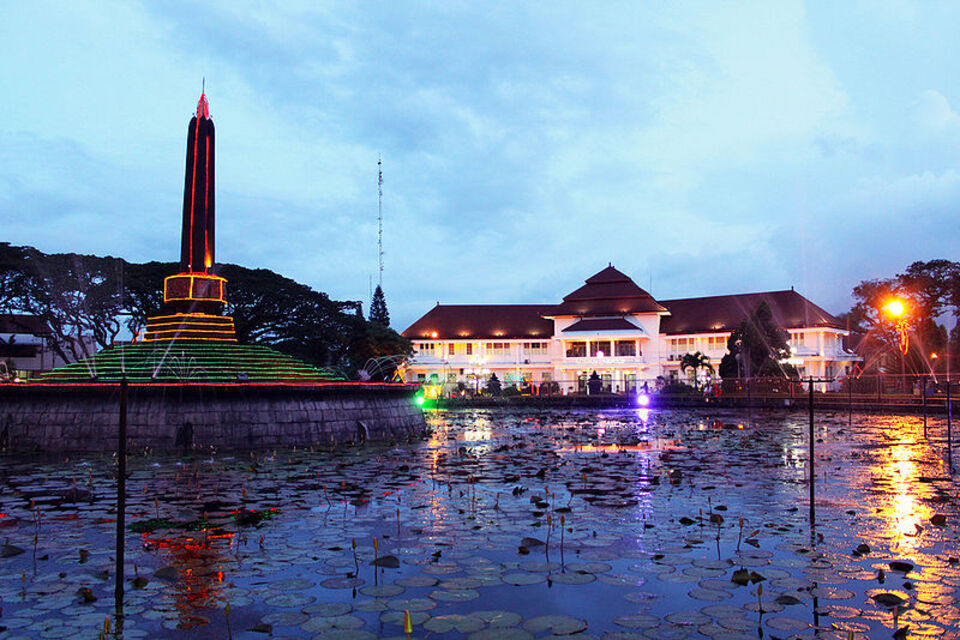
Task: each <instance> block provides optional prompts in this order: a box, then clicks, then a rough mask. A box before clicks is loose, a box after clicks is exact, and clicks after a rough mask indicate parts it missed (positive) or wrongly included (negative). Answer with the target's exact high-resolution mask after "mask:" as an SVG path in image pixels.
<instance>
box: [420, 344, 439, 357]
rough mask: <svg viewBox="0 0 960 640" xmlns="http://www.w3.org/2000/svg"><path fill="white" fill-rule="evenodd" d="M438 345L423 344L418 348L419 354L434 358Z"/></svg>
mask: <svg viewBox="0 0 960 640" xmlns="http://www.w3.org/2000/svg"><path fill="white" fill-rule="evenodd" d="M436 346H437V345H435V344H434V343H432V342H421V343H420V345H419V346H418V347H417V352H418V353H420V354H421V355H425V356H432V355H433V354H434V349H435V348H436Z"/></svg>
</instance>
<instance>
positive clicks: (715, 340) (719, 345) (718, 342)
mask: <svg viewBox="0 0 960 640" xmlns="http://www.w3.org/2000/svg"><path fill="white" fill-rule="evenodd" d="M707 348H709V349H713V350H716V351H726V350H727V336H711V337H710V338H707Z"/></svg>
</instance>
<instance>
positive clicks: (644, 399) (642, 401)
mask: <svg viewBox="0 0 960 640" xmlns="http://www.w3.org/2000/svg"><path fill="white" fill-rule="evenodd" d="M637 404H638V405H640V406H641V407H646V406H648V405H649V404H650V396H648V395H647V394H645V393H641V394H639V395H637Z"/></svg>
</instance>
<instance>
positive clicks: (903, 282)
mask: <svg viewBox="0 0 960 640" xmlns="http://www.w3.org/2000/svg"><path fill="white" fill-rule="evenodd" d="M853 298H854V305H853V307H852V308H851V309H850V311H849V312H847V313H846V314H844V315H843V316H842V319H843V320H845V321H846V323H847V325H848V327H849V328H850V330H851V331H853V332H855V333H857V334H859V335H860V336H861V338H860V344H859V351H860V353H861V355H863V356H864V359H865V362H864V368H865V369H867V370H875V369H879V370H884V369H890V368H891V367H893V366H894V363H892V362H887V360H888V359H889V358H887V357H886V356H890V355H893V354H896V352H897V350H898V326H897V323H898V321H902V322H903V323H904V324H905V328H906V330H907V334H908V337H909V350H908V354H907V356H906V359H905V361H904V363H903V366H904V368H905V369H906V370H907V371H908V372H911V373H926V372H929V371H931V370H933V369H934V364H935V363H934V362H933V361H932V360H931V354H932V353H943V352H946V354H947V355H956V354H957V346H958V340H960V263H958V262H951V261H949V260H943V259H936V260H930V261H927V262H914V263H912V264H911V265H910V266H908V267H907V268H906V270H905V271H904V272H903V273H899V274H896V275H895V276H893V277H891V278H880V279H876V280H864V281H862V282H860V283H859V284H858V285H857V286H856V287H854V288H853ZM892 299H899V300H902V301H903V303H904V306H905V308H906V312H905V313H904V314H903V316H902V318H899V319H894V318H892V317H891V316H890V315H889V314H888V313H885V311H884V308H885V306H886V304H887V303H888V302H889V301H890V300H892ZM949 317H952V319H953V324H954V327H953V330H952V331H951V332H950V333H949V335H948V332H947V329H946V327H944V326H943V325H941V324H938V322H937V320H938V319H941V318H949ZM894 359H895V360H896V361H897V362H896V363H895V367H896V369H897V370H899V367H900V366H901V365H900V363H899V357H897V358H894ZM948 359H949V358H944V365H945V363H946V360H948Z"/></svg>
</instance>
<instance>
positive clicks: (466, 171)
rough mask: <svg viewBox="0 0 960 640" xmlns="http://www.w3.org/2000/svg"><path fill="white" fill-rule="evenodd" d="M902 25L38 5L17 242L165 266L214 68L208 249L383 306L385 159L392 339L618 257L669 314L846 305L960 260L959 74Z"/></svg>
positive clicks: (8, 69)
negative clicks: (732, 306) (746, 300)
mask: <svg viewBox="0 0 960 640" xmlns="http://www.w3.org/2000/svg"><path fill="white" fill-rule="evenodd" d="M895 4H896V3H895ZM899 4H902V3H899ZM899 4H896V6H892V5H890V4H889V3H881V4H880V5H878V6H873V5H861V4H857V5H844V6H836V7H833V6H831V8H829V9H827V8H824V5H808V4H804V3H801V2H784V3H777V4H776V5H771V4H770V3H766V2H742V3H726V4H723V5H718V4H709V3H707V4H702V5H699V6H691V5H684V6H675V5H672V4H644V3H633V2H614V3H610V4H602V5H594V4H591V5H590V6H587V5H583V4H582V3H575V2H555V3H551V4H550V5H537V4H492V5H491V4H485V5H473V4H469V3H468V4H456V3H453V4H451V3H440V4H429V3H424V4H416V5H409V4H405V3H387V4H382V5H379V6H377V7H370V6H366V5H357V4H355V3H349V2H332V3H322V4H320V5H317V4H316V3H309V2H304V3H283V4H282V5H273V6H266V5H263V6H259V5H252V6H251V5H246V4H242V3H234V2H225V1H223V2H216V1H213V2H204V3H200V4H196V3H188V2H184V1H178V0H171V1H170V2H163V3H147V4H144V5H127V4H120V3H118V4H117V5H116V6H114V5H105V6H99V5H92V6H83V7H80V6H74V5H71V4H65V5H63V6H62V7H61V9H60V10H59V11H57V12H52V15H49V16H46V15H44V16H42V18H43V19H42V20H41V16H39V13H38V12H37V10H36V9H30V8H29V7H27V6H26V5H22V6H19V7H16V8H14V9H13V10H10V11H8V12H6V13H7V14H8V15H5V21H4V24H3V25H0V29H4V32H3V34H2V35H3V36H4V37H3V38H0V55H3V56H4V59H7V60H11V61H12V64H10V65H5V66H4V68H3V69H0V82H2V83H3V84H4V86H5V87H7V88H8V91H9V92H10V95H15V96H25V97H26V96H29V99H26V98H25V99H22V100H13V101H11V104H10V105H9V109H8V112H9V113H8V114H7V117H6V118H5V121H4V122H3V123H0V144H4V145H5V147H6V151H4V150H2V149H0V161H2V164H0V205H3V206H4V207H5V213H0V216H2V218H0V221H2V222H3V228H4V229H5V230H8V231H7V233H8V235H9V236H10V237H9V239H11V240H15V241H18V242H23V243H28V244H38V245H46V246H43V247H41V248H46V249H50V248H51V247H56V248H57V249H60V248H73V249H75V250H78V251H86V252H94V251H95V252H102V253H115V254H117V253H122V254H124V255H126V256H127V257H130V258H131V259H169V258H170V257H172V256H175V255H176V247H177V242H178V238H177V233H178V223H179V209H180V205H179V202H180V197H181V189H182V175H183V173H182V172H183V153H184V151H183V150H184V144H185V140H184V133H185V127H186V122H187V119H188V118H189V115H190V112H191V111H192V108H193V105H194V104H195V100H196V94H197V93H198V90H199V80H200V77H201V76H204V75H205V76H206V78H207V88H208V92H209V94H210V100H211V108H212V112H213V116H214V120H215V122H216V124H217V133H218V154H217V158H218V166H217V172H218V173H217V183H218V189H219V192H218V234H219V240H220V241H219V242H218V249H219V252H220V256H219V257H220V258H221V259H222V260H227V261H232V262H239V263H241V264H247V265H249V266H263V267H268V268H271V269H274V270H277V271H280V272H282V273H284V274H285V275H287V276H290V277H293V278H296V279H298V280H300V281H303V282H306V283H308V284H310V285H311V286H313V287H315V288H317V289H320V290H324V291H327V292H329V293H330V294H331V295H332V296H334V297H337V298H343V299H363V300H365V301H367V302H368V294H369V284H370V276H371V275H376V270H377V248H376V241H377V233H376V213H377V193H376V177H377V176H376V159H377V156H378V154H382V156H383V159H384V171H385V175H384V177H385V184H384V199H383V205H384V207H383V210H384V215H385V219H384V230H385V236H384V239H385V250H386V274H385V282H384V285H385V288H386V293H387V299H388V302H389V304H390V308H391V312H392V313H391V315H392V317H393V318H394V321H395V323H396V324H397V325H398V326H400V327H401V328H403V327H405V326H406V324H408V323H410V322H412V321H413V320H414V319H415V318H416V317H417V316H419V315H420V314H422V313H423V312H425V311H426V310H428V309H429V308H430V307H431V306H432V305H433V304H434V302H436V301H437V300H438V299H439V300H441V301H444V302H524V301H535V302H536V301H545V302H550V301H555V300H556V299H557V298H558V297H559V296H562V295H564V294H565V293H567V292H568V291H570V290H572V289H574V288H576V286H578V284H579V283H580V282H582V280H583V279H584V278H585V277H587V276H589V275H591V274H592V273H594V272H596V271H598V270H599V269H600V268H602V267H603V266H605V265H606V263H607V262H609V261H612V262H614V264H616V265H617V266H618V267H620V268H621V269H623V270H624V271H626V272H627V273H630V274H631V275H633V276H635V277H636V279H637V281H638V283H641V284H642V285H643V286H646V283H648V282H649V279H650V277H651V276H652V278H653V284H654V287H653V291H652V293H653V294H654V295H655V296H661V297H682V296H689V295H700V294H704V295H706V294H710V293H730V292H736V291H756V290H760V289H782V288H786V287H788V286H790V285H791V284H795V285H796V286H798V288H800V289H801V290H802V291H804V292H805V293H808V294H810V295H812V297H813V298H814V300H815V301H817V302H819V303H821V304H823V305H824V306H826V307H827V308H828V309H830V310H833V311H839V310H841V309H842V308H843V307H845V306H846V304H847V300H848V298H849V288H850V287H851V286H852V285H853V284H855V283H856V282H857V281H859V280H860V279H862V278H864V277H873V276H874V275H875V274H876V272H886V273H888V274H889V273H893V272H895V271H896V270H898V269H901V268H902V267H903V266H904V265H903V264H901V262H900V261H904V262H905V263H909V262H910V261H912V260H914V259H918V258H919V257H920V256H916V255H910V256H909V257H908V254H910V253H913V254H916V253H917V252H920V251H928V250H929V251H933V250H935V249H936V250H938V251H943V256H942V257H952V256H953V255H954V254H955V251H954V250H953V249H952V247H953V246H955V245H956V242H955V239H956V238H955V234H952V233H950V232H949V230H950V229H952V227H950V226H949V223H947V222H946V218H945V213H944V212H946V211H949V210H951V207H953V208H955V206H956V205H957V204H960V203H958V202H957V194H956V191H955V189H954V186H953V179H954V178H952V177H951V176H953V175H954V174H953V173H951V172H956V171H957V170H960V168H958V167H957V158H956V153H955V148H956V143H955V140H956V131H957V113H956V112H955V111H954V110H953V108H952V107H951V103H953V104H956V101H957V100H958V99H960V96H958V95H955V94H954V93H953V92H952V90H951V89H950V87H952V86H953V78H954V77H956V75H957V73H958V72H960V69H958V68H956V67H957V65H956V64H954V62H953V61H952V60H951V59H950V58H949V57H948V56H939V57H936V56H931V52H932V51H936V50H937V48H938V47H939V46H941V45H942V43H945V42H947V41H948V40H947V38H952V37H953V34H952V32H950V31H949V29H947V28H946V27H944V25H949V24H952V23H955V20H952V19H951V18H952V17H956V16H955V15H954V16H951V10H950V9H949V7H939V8H937V9H936V10H935V11H934V10H932V9H925V10H924V11H917V10H915V8H914V9H910V7H907V9H910V10H909V11H908V12H907V14H906V15H905V16H900V17H896V16H895V15H894V14H895V13H896V12H897V11H900V10H901V7H900V6H899ZM891 12H893V13H891ZM48 13H49V12H48ZM954 13H955V12H954ZM40 24H42V25H43V37H44V38H45V40H46V41H48V42H49V43H50V44H49V46H48V47H37V45H36V42H37V38H38V37H39V34H40V32H39V26H38V25H40ZM918 60H923V62H922V63H920V62H918ZM878 69H882V72H880V71H878ZM18 136H26V137H25V138H23V139H22V141H21V142H17V140H20V138H19V137H18ZM24 141H25V142H24ZM24 154H26V155H28V156H32V157H31V158H28V159H27V160H26V161H21V158H22V157H23V156H24ZM24 202H26V203H28V204H23V203H24ZM14 211H17V215H14V214H13V212H14ZM23 212H27V214H26V215H24V214H23ZM901 225H902V226H903V227H904V228H901ZM932 225H946V226H938V227H934V226H932ZM931 229H936V231H935V232H934V233H931V231H930V230H931ZM927 236H931V237H930V238H928V237H927ZM924 238H926V239H924ZM4 239H8V238H4ZM905 239H910V241H911V242H914V243H921V242H922V243H925V244H922V248H921V245H920V244H913V245H911V244H909V243H907V242H906V241H905ZM931 257H941V256H931Z"/></svg>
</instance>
